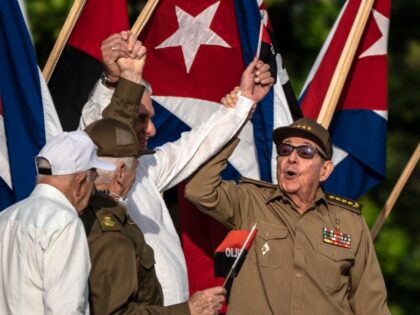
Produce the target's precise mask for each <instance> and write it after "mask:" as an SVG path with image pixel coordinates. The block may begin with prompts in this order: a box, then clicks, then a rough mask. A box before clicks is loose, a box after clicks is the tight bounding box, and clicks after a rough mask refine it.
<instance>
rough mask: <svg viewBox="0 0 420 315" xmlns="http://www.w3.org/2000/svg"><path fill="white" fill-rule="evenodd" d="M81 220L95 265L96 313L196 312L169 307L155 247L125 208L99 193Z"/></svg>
mask: <svg viewBox="0 0 420 315" xmlns="http://www.w3.org/2000/svg"><path fill="white" fill-rule="evenodd" d="M80 217H81V219H82V221H83V224H84V225H85V229H86V234H87V237H88V244H89V251H90V256H91V263H92V269H91V273H90V276H89V288H90V295H89V303H90V308H91V314H92V315H106V314H138V315H143V314H147V315H155V314H165V315H169V314H173V315H185V314H190V311H189V307H188V303H187V302H185V303H181V304H176V305H172V306H168V307H164V306H163V294H162V288H161V286H160V284H159V281H158V279H157V277H156V274H155V269H154V263H155V261H154V253H153V249H152V248H151V247H150V246H149V245H147V244H146V242H145V240H144V236H143V233H142V232H141V231H140V229H139V228H138V227H137V225H136V224H135V223H134V222H133V221H132V220H131V218H130V217H129V215H128V214H127V209H126V207H125V206H123V205H121V204H119V203H117V202H115V201H114V200H112V199H110V198H108V197H104V196H99V195H95V196H93V197H92V198H91V199H90V201H89V205H88V207H87V208H86V209H85V210H84V211H83V212H82V214H81V216H80Z"/></svg>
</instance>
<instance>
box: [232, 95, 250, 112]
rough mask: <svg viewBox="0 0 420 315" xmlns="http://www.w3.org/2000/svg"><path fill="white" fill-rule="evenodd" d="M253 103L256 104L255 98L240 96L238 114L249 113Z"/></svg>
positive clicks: (237, 103) (237, 106)
mask: <svg viewBox="0 0 420 315" xmlns="http://www.w3.org/2000/svg"><path fill="white" fill-rule="evenodd" d="M252 105H254V101H253V100H251V99H249V98H247V97H245V96H239V97H238V101H237V102H236V106H235V109H236V114H237V115H238V116H243V115H248V114H249V111H250V110H251V107H252Z"/></svg>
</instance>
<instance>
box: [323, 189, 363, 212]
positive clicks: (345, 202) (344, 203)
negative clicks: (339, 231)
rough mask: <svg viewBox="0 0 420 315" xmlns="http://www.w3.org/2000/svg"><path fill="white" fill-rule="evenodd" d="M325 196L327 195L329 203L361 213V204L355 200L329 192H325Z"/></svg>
mask: <svg viewBox="0 0 420 315" xmlns="http://www.w3.org/2000/svg"><path fill="white" fill-rule="evenodd" d="M325 196H326V197H327V200H328V202H329V203H332V204H334V205H337V206H340V207H343V208H346V209H348V210H350V211H353V212H355V213H357V214H361V212H362V208H363V205H362V204H360V203H358V202H357V201H354V200H351V199H348V198H344V197H341V196H338V195H334V194H331V193H325Z"/></svg>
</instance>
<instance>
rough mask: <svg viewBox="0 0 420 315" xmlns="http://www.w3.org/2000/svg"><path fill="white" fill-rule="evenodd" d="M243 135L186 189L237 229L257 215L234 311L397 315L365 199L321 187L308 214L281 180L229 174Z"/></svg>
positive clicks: (245, 314) (250, 314) (249, 314)
mask: <svg viewBox="0 0 420 315" xmlns="http://www.w3.org/2000/svg"><path fill="white" fill-rule="evenodd" d="M237 142H238V141H237V140H235V141H233V142H232V143H231V144H230V145H228V146H227V147H225V149H224V150H222V151H221V152H220V153H219V154H218V155H216V156H215V157H214V158H213V159H212V160H210V161H209V162H208V163H207V164H206V165H205V166H203V167H202V169H201V170H199V171H198V173H197V174H196V175H195V176H194V177H193V178H192V179H191V181H190V182H189V183H188V185H187V187H186V190H185V193H186V197H187V198H188V199H189V200H190V201H192V202H193V203H194V204H196V205H197V206H198V207H199V208H200V209H201V210H203V211H204V212H206V213H207V214H209V215H210V216H212V217H214V218H215V219H216V220H218V221H220V222H222V223H223V224H225V225H226V226H227V227H229V228H231V229H250V228H251V226H252V225H253V224H254V223H255V222H257V228H258V233H257V236H256V238H255V241H254V243H253V246H252V248H251V250H250V252H249V254H248V256H247V258H246V260H245V262H244V264H243V266H242V268H241V270H240V272H239V274H238V276H237V278H236V279H235V280H234V283H233V286H232V291H231V295H230V301H229V307H228V314H232V315H269V314H276V315H277V314H278V315H286V314H294V315H297V314H299V315H300V314H301V315H307V314H320V315H325V314H334V315H341V314H343V315H344V314H369V315H375V314H390V313H389V310H388V308H387V305H386V289H385V284H384V280H383V277H382V274H381V271H380V268H379V265H378V261H377V258H376V255H375V251H374V247H373V244H372V241H371V238H370V234H369V230H368V227H367V226H366V223H365V221H364V219H363V217H362V216H361V214H360V205H359V204H358V203H356V202H353V201H350V200H346V199H344V198H341V197H337V196H331V195H326V194H324V192H323V191H322V190H321V189H319V190H318V192H317V195H316V199H315V202H314V204H313V205H312V207H311V208H310V209H309V210H308V211H306V212H305V213H304V214H302V215H301V214H299V212H297V211H296V210H295V209H294V206H293V205H292V203H291V201H290V200H289V198H288V197H287V196H285V195H284V194H283V193H282V192H281V191H280V189H279V188H278V186H277V185H272V184H270V183H264V182H260V181H254V180H248V179H243V180H242V181H240V183H239V184H236V183H234V182H226V181H222V180H221V178H220V172H221V171H222V170H223V169H224V168H225V167H226V164H227V159H228V157H229V156H230V154H231V153H232V152H233V150H234V148H235V146H236V144H237ZM324 229H327V230H325V231H324ZM331 231H333V232H332V233H333V234H330V232H331ZM339 233H344V234H339ZM324 234H325V235H324Z"/></svg>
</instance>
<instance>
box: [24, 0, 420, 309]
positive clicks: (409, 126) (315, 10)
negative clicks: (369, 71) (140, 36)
mask: <svg viewBox="0 0 420 315" xmlns="http://www.w3.org/2000/svg"><path fill="white" fill-rule="evenodd" d="M143 2H144V1H140V0H138V1H134V0H130V1H129V3H130V13H132V15H133V16H135V15H136V14H137V13H136V12H139V7H141V5H142V4H143ZM265 2H266V5H267V7H268V8H269V15H270V18H271V22H272V24H273V27H274V30H275V34H276V37H277V39H278V41H279V46H280V51H281V52H282V55H283V60H284V63H285V65H286V67H287V70H288V73H289V76H290V78H291V82H292V85H293V87H294V89H295V92H296V94H299V92H300V89H301V87H302V85H303V83H304V81H305V78H306V75H307V74H308V72H309V69H310V67H311V66H312V63H313V62H314V60H315V57H316V55H317V54H318V52H319V50H320V47H321V46H322V44H323V42H324V40H325V38H326V36H327V35H328V32H329V31H330V28H331V26H332V24H333V23H334V21H335V19H336V17H337V14H338V12H339V10H340V8H341V6H342V4H343V3H344V1H343V0H341V1H339V0H335V1H334V0H266V1H265ZM72 3H73V1H71V0H42V1H41V0H27V9H28V16H29V20H30V24H31V29H32V36H33V40H34V42H35V46H36V50H37V54H38V61H39V65H40V66H41V67H42V66H43V65H44V63H45V60H46V59H47V57H48V55H49V52H50V50H51V49H52V47H53V45H54V41H55V39H56V38H57V36H58V33H59V31H60V28H61V26H62V25H63V23H64V20H65V18H66V16H67V13H68V11H69V8H70V6H71V5H72ZM419 19H420V1H413V0H399V1H392V14H391V26H390V34H389V49H388V50H389V113H388V115H389V124H388V126H389V128H388V138H387V178H386V180H385V182H384V183H382V184H380V185H378V186H377V187H375V188H374V189H372V190H371V191H370V192H369V193H368V194H366V195H365V196H363V197H362V198H361V201H362V203H364V204H365V207H364V210H363V214H364V216H365V218H366V220H367V221H368V224H369V225H370V226H372V225H373V223H374V221H375V219H376V216H377V215H378V213H379V211H380V210H381V208H382V207H383V205H384V203H385V201H386V199H387V198H388V196H389V194H390V192H391V190H392V188H393V187H394V185H395V183H396V181H397V180H398V177H399V175H400V174H401V172H402V170H403V168H404V166H405V164H406V163H407V161H408V159H409V158H410V156H411V154H412V152H413V151H414V149H415V147H416V145H417V143H418V142H419V139H420V137H419V134H420V128H419V124H420V94H419V91H418V89H419V88H420V27H419V26H418V21H419ZM419 175H420V170H419V167H418V166H417V168H416V169H415V171H414V173H413V174H412V175H411V177H410V179H409V181H408V183H407V185H406V186H405V188H404V190H403V192H402V194H401V195H400V197H399V199H398V200H397V203H396V205H395V207H394V209H393V212H392V213H391V216H390V217H389V218H388V220H387V222H386V224H385V225H384V227H383V229H382V231H381V232H380V233H379V236H378V238H377V241H376V244H375V245H376V251H377V254H378V258H379V261H380V264H381V267H382V271H383V274H384V277H385V281H386V284H387V287H388V293H389V305H390V308H391V311H392V314H394V315H408V314H420V303H418V301H417V300H418V298H419V297H420V234H419V233H418V231H419V229H420V214H419V213H417V212H419V211H420V209H419V207H420V205H419V204H420V198H419V195H420V176H419Z"/></svg>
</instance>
